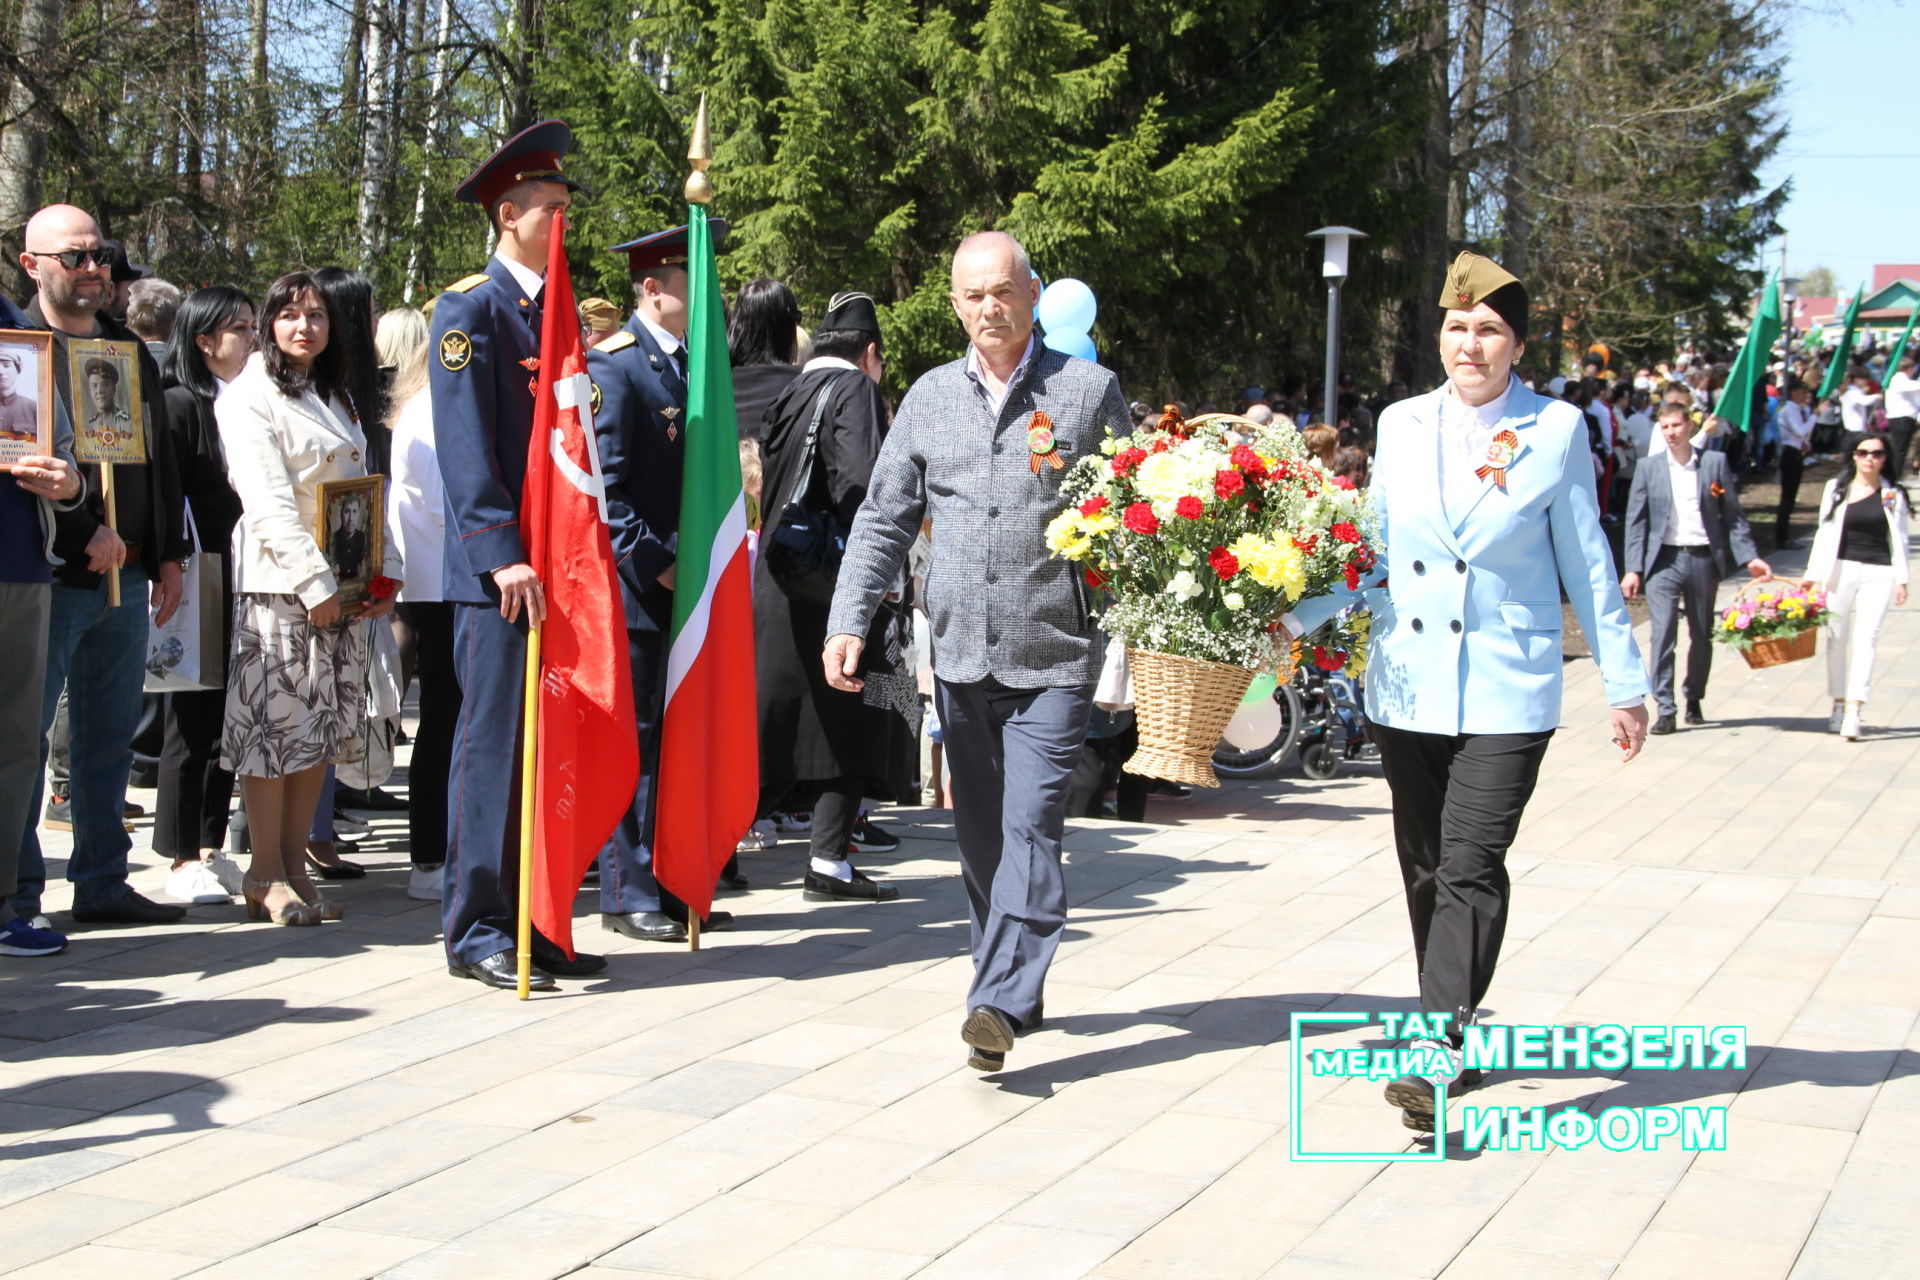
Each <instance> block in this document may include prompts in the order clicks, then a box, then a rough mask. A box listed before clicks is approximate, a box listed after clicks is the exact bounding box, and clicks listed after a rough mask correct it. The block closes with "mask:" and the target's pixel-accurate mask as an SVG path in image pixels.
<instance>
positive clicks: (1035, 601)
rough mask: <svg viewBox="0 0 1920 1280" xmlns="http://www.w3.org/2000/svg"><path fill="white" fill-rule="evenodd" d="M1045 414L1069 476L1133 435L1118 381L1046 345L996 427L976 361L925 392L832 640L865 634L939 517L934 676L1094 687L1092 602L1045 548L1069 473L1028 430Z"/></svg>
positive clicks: (913, 409) (856, 530)
mask: <svg viewBox="0 0 1920 1280" xmlns="http://www.w3.org/2000/svg"><path fill="white" fill-rule="evenodd" d="M1037 409H1038V410H1044V411H1045V412H1046V414H1047V416H1048V417H1049V418H1051V419H1052V420H1053V427H1054V433H1055V439H1056V440H1057V441H1058V442H1059V450H1060V460H1061V461H1062V462H1064V463H1066V464H1067V465H1068V466H1069V467H1070V466H1072V465H1073V464H1074V463H1075V462H1077V461H1078V460H1079V459H1081V458H1084V457H1086V456H1087V455H1088V454H1089V453H1095V452H1098V450H1099V448H1100V442H1101V441H1102V440H1103V439H1105V437H1106V433H1107V431H1108V430H1109V429H1112V430H1113V431H1115V432H1125V431H1128V430H1131V428H1132V424H1131V420H1130V419H1129V417H1128V415H1127V403H1126V401H1125V400H1124V399H1123V398H1122V397H1121V395H1120V383H1119V381H1118V380H1117V379H1116V378H1115V377H1114V376H1113V374H1112V373H1110V372H1108V371H1107V370H1106V369H1103V368H1101V367H1100V366H1099V365H1097V364H1093V363H1091V362H1090V361H1086V360H1079V359H1075V358H1073V357H1071V356H1063V355H1061V354H1060V353H1059V352H1057V351H1048V350H1046V349H1044V348H1042V349H1039V350H1037V351H1036V352H1035V354H1034V357H1033V359H1032V361H1031V362H1030V363H1029V364H1028V366H1027V369H1026V372H1025V373H1024V374H1023V375H1022V376H1021V378H1020V380H1019V381H1018V382H1016V383H1015V384H1014V385H1013V386H1011V387H1009V388H1008V390H1007V399H1006V403H1004V404H1003V405H1001V407H1000V413H999V416H998V418H997V419H996V418H995V416H994V414H993V413H992V411H991V410H990V409H989V408H988V406H987V400H986V397H985V396H984V395H982V394H981V391H980V389H979V388H978V387H977V386H975V384H974V383H973V382H972V381H971V380H970V379H969V378H968V377H967V374H966V361H965V360H955V361H954V362H953V363H951V364H944V365H941V366H940V367H939V368H938V369H934V370H932V371H930V372H928V373H927V374H926V375H924V376H923V377H921V379H920V380H919V381H918V382H915V383H914V384H913V387H912V389H911V390H909V391H908V392H907V396H906V399H904V400H902V401H901V402H900V412H899V414H898V415H897V416H896V418H895V419H894V424H893V429H892V431H890V432H889V433H888V435H887V439H886V443H885V444H884V445H882V446H881V449H880V459H879V461H878V462H876V463H875V464H874V468H873V479H872V481H871V482H870V483H869V484H868V486H867V497H866V501H865V502H863V503H862V504H861V506H860V514H859V515H858V516H857V517H856V518H855V519H854V522H853V532H852V533H851V534H850V535H849V536H848V538H847V554H846V558H845V560H844V561H843V562H842V564H841V566H840V583H839V588H838V590H837V591H835V593H834V597H833V611H832V613H831V614H830V615H829V616H828V620H827V633H828V634H829V635H855V636H864V635H865V634H866V633H867V624H868V623H869V622H870V621H871V620H872V618H873V612H874V610H875V608H877V607H878V605H879V601H880V597H881V596H882V594H884V593H885V592H886V591H887V589H888V588H889V587H891V586H892V585H893V583H894V581H895V579H896V577H897V576H898V574H899V571H900V567H901V566H902V565H903V564H905V563H906V559H907V550H908V548H910V547H911V546H912V545H913V540H914V537H915V536H916V535H917V534H918V533H919V531H920V522H921V520H922V518H924V517H927V516H931V517H932V518H933V533H932V537H933V556H932V559H931V561H930V562H929V563H928V567H927V583H926V609H927V616H928V618H929V619H931V621H932V625H933V669H934V673H935V674H936V675H938V676H939V677H940V678H941V679H942V680H945V681H946V682H947V683H949V684H967V683H972V682H974V681H978V680H984V679H986V678H987V677H988V676H992V677H993V678H994V679H996V680H998V681H999V682H1000V683H1002V684H1004V685H1007V686H1009V687H1011V688H1016V689H1040V688H1069V687H1072V686H1074V685H1081V684H1090V683H1091V682H1092V681H1093V679H1094V677H1095V676H1096V675H1097V674H1098V662H1097V660H1096V657H1095V655H1096V652H1097V650H1096V649H1095V646H1094V644H1093V623H1092V620H1091V619H1090V618H1089V616H1088V613H1089V607H1088V606H1089V599H1088V597H1089V592H1088V590H1087V588H1086V585H1085V583H1084V581H1083V580H1082V578H1081V576H1080V569H1079V566H1077V565H1074V564H1071V563H1069V562H1068V561H1065V560H1059V559H1055V558H1054V557H1053V556H1052V555H1050V554H1049V553H1048V551H1047V546H1046V537H1045V534H1046V527H1047V522H1048V521H1049V520H1051V519H1052V518H1053V517H1054V515H1055V514H1056V513H1058V512H1059V511H1060V509H1061V506H1062V499H1061V497H1060V481H1061V479H1062V478H1063V477H1064V476H1065V475H1066V474H1067V472H1066V471H1065V470H1061V469H1056V468H1054V467H1053V466H1051V465H1048V464H1046V463H1045V462H1044V461H1043V462H1042V465H1041V467H1040V470H1039V472H1038V474H1036V473H1035V472H1034V470H1033V465H1032V463H1031V461H1030V458H1031V456H1032V455H1031V454H1030V452H1029V451H1028V449H1027V426H1028V423H1029V422H1030V421H1031V419H1032V417H1033V414H1034V411H1035V410H1037Z"/></svg>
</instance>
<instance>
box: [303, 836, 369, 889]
mask: <svg viewBox="0 0 1920 1280" xmlns="http://www.w3.org/2000/svg"><path fill="white" fill-rule="evenodd" d="M340 844H341V842H340V841H337V840H336V841H335V842H334V845H333V861H332V862H322V861H320V859H318V858H316V857H314V856H313V855H312V854H311V853H309V854H307V865H308V866H310V867H312V868H313V869H314V870H315V871H318V872H319V873H320V878H321V879H322V880H364V879H366V878H367V869H366V868H365V867H363V866H361V865H360V864H359V863H357V862H347V861H346V860H344V859H343V858H341V856H340ZM358 847H359V846H357V845H356V846H355V848H358Z"/></svg>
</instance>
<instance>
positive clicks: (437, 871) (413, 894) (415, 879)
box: [407, 866, 447, 902]
mask: <svg viewBox="0 0 1920 1280" xmlns="http://www.w3.org/2000/svg"><path fill="white" fill-rule="evenodd" d="M446 875H447V869H446V867H444V866H439V867H415V868H414V869H413V874H412V875H410V876H408V877H407V896H408V897H409V898H412V899H413V900H415V901H416V902H438V901H440V899H441V896H442V893H443V888H442V886H443V885H444V884H445V883H446Z"/></svg>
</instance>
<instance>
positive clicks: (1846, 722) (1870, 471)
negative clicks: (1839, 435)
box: [1807, 435, 1913, 742]
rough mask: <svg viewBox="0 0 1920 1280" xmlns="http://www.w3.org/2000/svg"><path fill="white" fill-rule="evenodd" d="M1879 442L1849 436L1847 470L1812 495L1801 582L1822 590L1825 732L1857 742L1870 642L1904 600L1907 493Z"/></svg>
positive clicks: (1884, 444) (1869, 666) (1909, 517)
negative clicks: (1827, 614) (1814, 504)
mask: <svg viewBox="0 0 1920 1280" xmlns="http://www.w3.org/2000/svg"><path fill="white" fill-rule="evenodd" d="M1887 452H1888V450H1887V439H1886V437H1885V436H1878V435H1862V436H1856V437H1854V442H1853V451H1852V456H1851V457H1850V459H1849V460H1848V467H1847V470H1846V471H1844V472H1842V473H1841V474H1840V475H1837V476H1835V477H1834V478H1833V479H1832V480H1829V481H1828V482H1827V487H1826V488H1825V489H1823V490H1822V491H1821V493H1820V507H1819V512H1820V522H1819V523H1818V524H1817V525H1815V526H1814V530H1813V549H1812V551H1810V552H1809V553H1808V555H1807V583H1808V585H1810V586H1818V587H1821V588H1824V589H1825V591H1826V593H1827V608H1828V609H1829V610H1830V611H1831V613H1832V618H1831V620H1830V621H1829V622H1828V624H1827V631H1828V636H1827V642H1828V643H1827V692H1828V694H1829V695H1830V696H1831V697H1832V698H1833V714H1832V717H1831V719H1830V720H1829V721H1828V728H1830V729H1833V730H1837V731H1838V732H1839V733H1841V734H1843V735H1844V736H1845V737H1846V738H1847V740H1848V741H1849V742H1858V741H1859V740H1860V712H1861V710H1862V709H1863V708H1864V707H1865V706H1866V703H1867V689H1868V686H1869V684H1870V682H1871V681H1872V679H1873V649H1874V642H1875V641H1876V640H1878V639H1879V638H1880V624H1881V623H1882V622H1883V621H1885V620H1886V616H1887V606H1888V605H1889V604H1892V605H1904V604H1906V602H1907V550H1908V544H1907V534H1908V528H1909V526H1910V524H1911V522H1912V519H1913V509H1912V503H1911V500H1910V499H1909V498H1908V497H1907V491H1906V490H1905V489H1904V488H1902V487H1901V486H1900V485H1899V484H1898V483H1897V482H1896V481H1895V480H1894V479H1893V478H1892V477H1891V476H1889V475H1887V473H1886V472H1887Z"/></svg>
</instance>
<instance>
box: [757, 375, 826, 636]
mask: <svg viewBox="0 0 1920 1280" xmlns="http://www.w3.org/2000/svg"><path fill="white" fill-rule="evenodd" d="M835 381H836V380H835V379H829V380H828V382H827V384H826V385H825V386H823V387H821V388H820V397H819V399H817V400H815V401H814V403H813V421H812V423H810V424H809V425H808V427H807V443H806V446H805V448H804V449H803V451H802V456H801V459H800V474H799V476H798V478H796V479H795V480H794V482H793V488H792V489H791V490H790V491H789V492H788V494H787V501H786V505H785V506H783V507H781V508H780V515H779V518H778V519H776V520H775V521H774V522H773V528H772V529H771V530H770V531H769V532H768V533H767V535H766V536H765V537H764V538H762V539H761V544H760V554H761V555H763V556H765V557H766V560H767V572H768V573H770V574H772V575H773V580H774V581H775V582H776V583H778V584H779V586H780V589H781V590H782V591H784V592H786V594H787V595H788V596H789V597H790V598H792V599H795V600H803V601H807V602H809V603H812V604H819V605H826V604H831V603H832V602H833V588H834V584H835V583H836V582H838V581H839V578H840V558H841V557H842V556H844V555H846V553H847V531H846V529H845V528H843V527H842V526H841V523H840V516H839V513H837V512H836V511H834V509H833V504H832V503H831V502H826V501H820V500H817V499H813V496H812V489H813V463H814V459H815V457H816V456H817V455H816V452H815V450H816V448H817V446H818V444H819V440H820V419H821V418H822V417H824V416H825V415H826V412H827V397H828V396H830V395H832V394H833V385H834V382H835Z"/></svg>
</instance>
